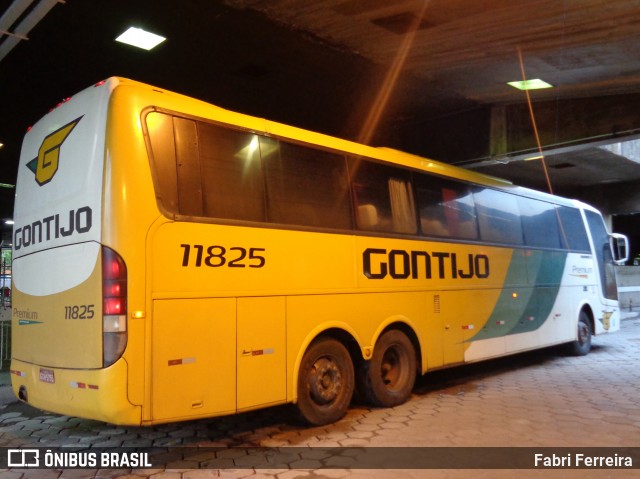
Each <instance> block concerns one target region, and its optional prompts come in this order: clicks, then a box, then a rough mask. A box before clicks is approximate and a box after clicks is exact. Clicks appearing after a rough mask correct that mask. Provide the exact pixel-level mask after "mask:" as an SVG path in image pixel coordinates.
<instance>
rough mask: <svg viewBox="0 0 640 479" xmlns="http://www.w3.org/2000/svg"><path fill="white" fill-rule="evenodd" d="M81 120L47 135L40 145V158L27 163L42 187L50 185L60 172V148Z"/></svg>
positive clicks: (76, 120)
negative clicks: (54, 176)
mask: <svg viewBox="0 0 640 479" xmlns="http://www.w3.org/2000/svg"><path fill="white" fill-rule="evenodd" d="M81 119H82V117H79V118H76V119H75V120H73V121H72V122H70V123H67V124H66V125H64V126H63V127H61V128H59V129H57V130H56V131H54V132H53V133H50V134H49V135H47V136H46V137H45V139H44V140H43V141H42V144H41V145H40V149H39V150H38V157H37V158H34V159H33V160H31V161H30V162H29V163H27V168H29V169H30V170H31V171H33V172H34V173H35V175H36V182H37V183H38V184H39V185H40V186H43V185H46V184H47V183H49V182H50V181H51V179H52V178H53V175H55V174H56V172H57V171H58V163H59V160H60V147H61V146H62V143H63V142H64V140H66V139H67V137H68V136H69V134H70V133H71V131H72V130H73V129H74V128H75V126H76V125H77V124H78V123H79V122H80V120H81Z"/></svg>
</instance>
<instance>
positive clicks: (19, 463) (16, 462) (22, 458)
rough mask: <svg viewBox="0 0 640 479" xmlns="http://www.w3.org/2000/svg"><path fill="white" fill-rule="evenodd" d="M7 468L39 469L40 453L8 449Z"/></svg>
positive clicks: (31, 450)
mask: <svg viewBox="0 0 640 479" xmlns="http://www.w3.org/2000/svg"><path fill="white" fill-rule="evenodd" d="M7 454H8V457H7V466H8V467H39V466H40V451H39V450H38V449H9V450H8V452H7Z"/></svg>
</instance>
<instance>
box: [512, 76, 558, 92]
mask: <svg viewBox="0 0 640 479" xmlns="http://www.w3.org/2000/svg"><path fill="white" fill-rule="evenodd" d="M507 85H511V86H512V87H513V88H517V89H518V90H541V89H542V88H553V85H550V84H549V83H547V82H546V81H544V80H540V78H534V79H533V80H524V81H510V82H507Z"/></svg>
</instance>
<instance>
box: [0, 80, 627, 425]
mask: <svg viewBox="0 0 640 479" xmlns="http://www.w3.org/2000/svg"><path fill="white" fill-rule="evenodd" d="M14 221H15V225H14V238H13V281H14V285H13V323H12V328H13V343H12V347H13V351H12V365H11V373H12V374H11V377H12V384H13V390H14V392H15V394H16V395H17V396H18V397H19V398H20V399H21V400H22V401H24V402H27V403H29V404H32V405H33V406H35V407H38V408H41V409H44V410H49V411H53V412H57V413H61V414H67V415H73V416H79V417H85V418H93V419H97V420H101V421H106V422H109V423H115V424H133V425H150V424H156V423H162V422H172V421H182V420H188V419H196V418H203V417H211V416H219V415H228V414H233V413H238V412H241V411H248V410H252V409H257V408H263V407H267V406H272V405H277V404H284V403H294V404H296V405H297V407H298V410H299V412H300V414H301V416H302V417H303V418H304V419H305V420H306V421H307V422H308V423H310V424H316V425H318V424H326V423H330V422H334V421H336V420H338V419H340V418H341V417H342V416H343V415H344V414H345V412H346V410H347V409H348V407H349V404H350V402H351V400H352V395H353V393H354V390H356V389H357V391H358V392H359V393H360V395H361V397H363V398H365V399H366V400H367V401H368V402H369V403H371V404H373V405H376V406H393V405H397V404H400V403H402V402H404V401H406V400H407V399H408V398H409V397H410V395H411V391H412V388H413V386H414V382H415V379H416V376H417V375H422V374H425V373H427V372H429V371H433V370H436V369H440V368H444V367H449V366H454V365H460V364H463V363H468V362H472V361H478V360H482V359H487V358H494V357H498V356H502V355H506V354H512V353H517V352H520V351H526V350H531V349H534V348H540V347H544V346H549V345H555V344H562V343H568V344H569V345H570V347H571V349H572V350H573V352H574V353H576V354H586V353H587V352H588V351H589V348H590V346H591V336H592V335H594V334H601V333H605V332H607V331H609V332H611V331H615V330H617V329H618V328H619V326H620V316H619V309H618V302H617V298H616V294H617V293H616V284H615V276H614V274H613V265H614V262H615V261H624V259H625V258H624V256H625V252H624V251H623V249H624V246H625V241H624V238H622V237H615V236H612V235H609V234H608V233H607V230H606V228H605V224H604V222H603V219H602V216H601V215H600V213H598V211H596V210H595V209H594V208H591V207H589V206H587V205H584V204H582V203H580V202H577V201H573V200H567V199H562V198H559V197H555V196H550V195H548V194H544V193H539V192H536V191H532V190H528V189H525V188H520V187H516V186H513V185H511V184H509V183H508V182H505V181H501V180H498V179H495V178H491V177H487V176H483V175H480V174H476V173H474V172H470V171H466V170H463V169H459V168H456V167H453V166H449V165H446V164H442V163H438V162H436V161H432V160H428V159H425V158H420V157H417V156H413V155H409V154H406V153H402V152H399V151H395V150H391V149H386V148H374V147H369V146H364V145H360V144H356V143H352V142H349V141H345V140H340V139H337V138H332V137H329V136H325V135H322V134H318V133H313V132H310V131H305V130H302V129H298V128H294V127H291V126H286V125H282V124H278V123H274V122H271V121H268V120H265V119H261V118H254V117H251V116H247V115H242V114H239V113H234V112H231V111H227V110H224V109H221V108H218V107H216V106H213V105H210V104H207V103H204V102H201V101H198V100H195V99H191V98H188V97H186V96H182V95H179V94H175V93H171V92H169V91H165V90H162V89H159V88H154V87H152V86H148V85H144V84H141V83H137V82H134V81H131V80H126V79H122V78H110V79H108V80H106V81H103V82H100V83H98V84H96V85H94V86H91V87H90V88H88V89H86V90H84V91H82V92H80V93H79V94H77V95H75V96H74V97H72V98H70V99H68V100H67V101H65V102H63V103H62V104H61V105H59V106H58V107H57V108H55V109H53V110H52V111H51V112H49V113H48V114H47V115H45V116H44V117H43V118H42V119H41V120H40V121H39V122H38V123H36V124H35V125H34V126H33V127H32V128H31V129H30V130H29V131H28V133H27V134H26V136H25V139H24V144H23V148H22V152H21V157H20V165H19V175H18V180H17V187H16V203H15V215H14Z"/></svg>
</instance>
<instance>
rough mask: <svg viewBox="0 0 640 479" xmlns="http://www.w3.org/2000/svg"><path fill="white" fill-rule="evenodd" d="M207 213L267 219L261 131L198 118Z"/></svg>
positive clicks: (248, 219) (217, 215)
mask: <svg viewBox="0 0 640 479" xmlns="http://www.w3.org/2000/svg"><path fill="white" fill-rule="evenodd" d="M198 140H199V145H200V169H199V170H200V171H199V173H200V174H201V175H202V186H203V193H204V215H205V216H208V217H213V218H228V219H234V220H246V221H265V206H264V205H265V203H264V180H263V177H262V162H261V160H260V149H259V140H258V135H255V134H253V133H248V132H244V131H237V130H231V129H228V128H222V127H219V126H217V125H213V124H210V123H205V122H198Z"/></svg>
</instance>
